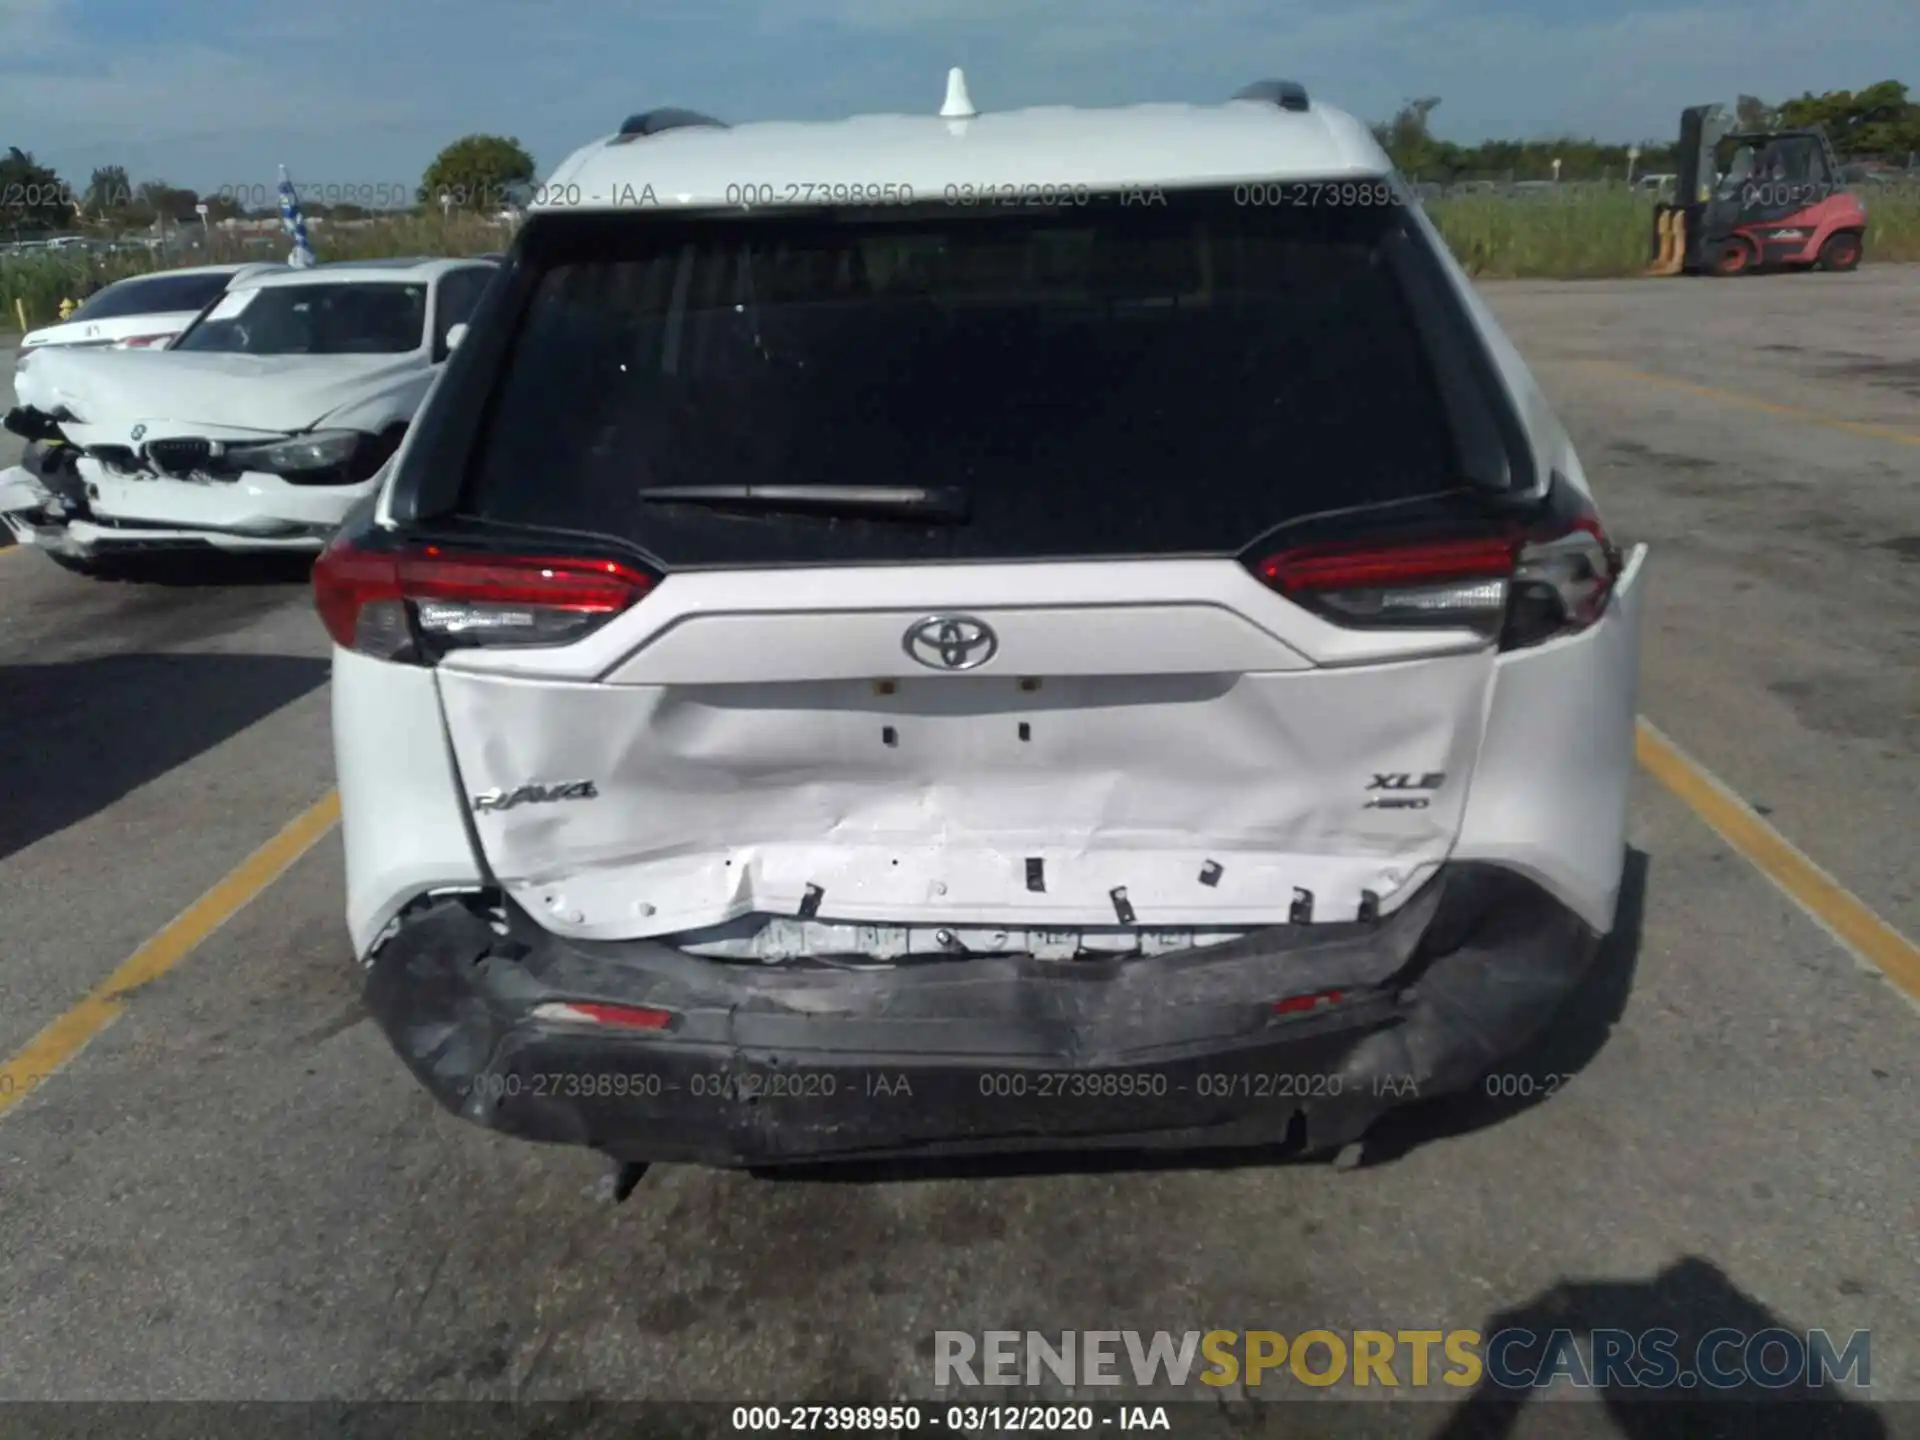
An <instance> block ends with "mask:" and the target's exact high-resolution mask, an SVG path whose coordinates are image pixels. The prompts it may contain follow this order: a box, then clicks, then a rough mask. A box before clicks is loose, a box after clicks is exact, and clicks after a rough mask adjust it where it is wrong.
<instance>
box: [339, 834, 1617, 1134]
mask: <svg viewBox="0 0 1920 1440" xmlns="http://www.w3.org/2000/svg"><path fill="white" fill-rule="evenodd" d="M489 906H491V907H492V910H491V913H489V909H488V907H489ZM502 917H504V918H502ZM502 931H505V932H506V933H504V934H503V933H501V932H502ZM1595 941H1596V937H1595V936H1594V934H1593V933H1592V931H1591V930H1589V929H1588V928H1587V927H1586V926H1585V925H1584V924H1583V923H1582V922H1581V921H1580V920H1579V919H1577V918H1576V917H1575V916H1573V915H1572V914H1571V913H1569V912H1568V911H1567V910H1566V909H1564V908H1563V907H1562V906H1561V905H1559V904H1558V903H1557V902H1556V901H1554V900H1553V899H1551V898H1550V897H1549V896H1548V895H1546V894H1545V892H1543V891H1541V890H1540V889H1538V888H1537V887H1535V886H1534V885H1532V884H1531V883H1530V882H1528V881H1526V880H1525V879H1523V878H1521V877H1519V876H1518V875H1515V874H1513V873H1512V872H1508V871H1504V870H1500V869H1497V868H1494V867H1489V866H1480V865H1455V866H1450V867H1447V868H1445V869H1443V870H1442V871H1441V872H1440V873H1439V875H1438V876H1436V877H1435V879H1434V880H1433V881H1432V882H1431V883H1430V884H1429V885H1428V886H1426V887H1425V888H1424V889H1423V890H1422V891H1421V892H1420V893H1419V894H1417V895H1416V896H1415V897H1414V898H1413V899H1412V900H1410V901H1409V902H1408V903H1407V904H1405V905H1404V906H1402V907H1401V908H1400V909H1398V910H1396V911H1395V912H1394V913H1393V914H1392V915H1390V916H1388V917H1386V918H1384V919H1381V920H1378V921H1372V922H1353V923H1341V924H1324V925H1308V926H1298V927H1295V926H1276V927H1272V928H1270V929H1267V930H1263V931H1260V932H1257V933H1255V934H1253V935H1249V936H1246V937H1244V938H1242V939H1240V940H1236V941H1233V942H1230V943H1227V944H1223V945H1214V946H1209V947H1205V948H1201V949H1195V950H1188V951H1181V952H1177V953H1173V954H1163V955H1157V956H1132V957H1126V958H1118V959H1099V960H1083V961H1073V962H1042V961H1035V960H1033V959H1031V958H1028V957H979V958H970V959H958V960H945V959H941V960H935V961H924V962H915V963H905V964H899V965H894V966H888V967H881V968H872V969H859V970H855V969H847V968H838V967H830V966H826V965H821V964H811V965H805V966H800V965H780V966H750V965H742V964H733V963H726V962H716V961H712V960H704V959H699V958H696V957H693V956H689V955H686V954H684V953H682V952H680V951H678V950H676V949H674V948H673V947H671V946H669V945H665V944H661V943H658V942H655V941H633V942H583V941H572V940H564V939H562V938H560V937H557V936H554V935H552V934H550V933H548V932H546V931H543V930H541V929H540V928H539V927H538V926H537V925H535V924H534V923H533V922H532V921H531V920H529V919H528V918H527V917H526V916H525V915H523V914H521V913H519V912H518V911H517V910H516V909H515V907H514V906H513V905H512V902H511V901H508V900H505V899H504V897H502V896H500V895H498V894H497V893H496V894H492V895H489V896H488V897H486V898H485V901H484V902H483V901H482V899H481V898H480V897H477V896H465V897H460V896H453V897H441V898H439V899H435V900H431V901H428V902H425V903H423V904H422V905H421V906H420V907H418V908H416V909H414V910H413V911H411V912H410V913H409V914H407V915H406V916H405V917H404V918H403V919H402V920H401V921H400V922H399V924H398V926H397V928H396V929H395V931H394V932H393V933H392V934H391V936H390V938H389V939H388V940H387V942H386V943H385V944H384V945H382V946H381V947H379V948H378V949H377V950H376V951H375V953H374V955H373V957H372V959H371V961H370V962H369V965H370V969H369V974H368V979H367V1001H368V1005H369V1008H370V1009H371V1011H372V1012H373V1014H374V1016H375V1017H376V1019H377V1020H378V1022H379V1024H380V1025H381V1027H382V1028H383V1029H384V1030H385V1032H386V1034H387V1036H388V1039H389V1040H390V1041H391V1042H392V1044H393V1046H394V1048H395V1049H396V1050H397V1051H398V1053H399V1054H400V1056H401V1058H402V1059H403V1060H404V1061H405V1062H406V1064H407V1065H408V1067H409V1068H410V1069H411V1070H412V1071H413V1073H414V1075H415V1076H416V1077H417V1078H418V1079H419V1080H420V1081H421V1083H422V1084H424V1085H425V1086H426V1087H427V1088H428V1090H430V1091H431V1092H432V1093H433V1095H434V1096H435V1097H436V1098H437V1099H438V1100H439V1101H440V1102H441V1104H442V1105H444V1106H445V1107H446V1108H447V1109H449V1110H451V1111H452V1112H454V1113H455V1114H458V1115H460V1116H462V1117H464V1118H466V1119H468V1120H471V1121H473V1122H475V1123H477V1124H481V1125H485V1126H489V1127H491V1128H493V1129H496V1130H499V1131H502V1132H504V1133H507V1134H511V1135H515V1136H519V1137H521V1138H524V1139H529V1140H539V1141H548V1142H557V1143H564V1144H575V1145H583V1146H589V1147H592V1148H594V1149H598V1150H602V1151H605V1152H607V1153H609V1154H611V1155H615V1156H617V1157H619V1158H621V1159H627V1160H642V1161H678V1162H691V1163H698V1164H709V1165H720V1166H731V1165H771V1164H778V1163H782V1162H802V1161H813V1160H822V1159H834V1158H844V1159H855V1158H878V1157H885V1156H901V1155H921V1156H932V1155H954V1154H967V1153H993V1152H1005V1151H1014V1150H1023V1149H1047V1150H1053V1149H1069V1148H1086V1147H1116V1148H1167V1147H1174V1148H1201V1147H1213V1146H1236V1145H1271V1144H1276V1143H1281V1142H1298V1143H1300V1144H1302V1145H1304V1147H1305V1148H1307V1149H1309V1150H1312V1151H1321V1150H1325V1149H1329V1148H1334V1147H1338V1146H1340V1145H1342V1144H1345V1143H1346V1142H1347V1141H1349V1140H1352V1139H1356V1138H1358V1137H1359V1136H1360V1135H1361V1134H1362V1133H1363V1132H1364V1131H1365V1130H1366V1128H1367V1127H1368V1125H1370V1124H1371V1123H1372V1121H1373V1120H1374V1119H1376V1118H1377V1117H1378V1116H1379V1115H1381V1114H1382V1113H1384V1112H1385V1111H1387V1110H1389V1109H1392V1108H1394V1107H1395V1106H1396V1105H1400V1104H1405V1103H1407V1102H1408V1101H1410V1100H1412V1099H1415V1098H1426V1097H1431V1096H1433V1095H1437V1094H1443V1093H1447V1092H1449V1091H1455V1090H1459V1089H1462V1088H1464V1087H1466V1086H1469V1085H1471V1084H1472V1083H1473V1082H1474V1081H1475V1080H1476V1079H1478V1078H1479V1077H1480V1076H1481V1075H1483V1074H1484V1073H1485V1072H1486V1071H1487V1070H1488V1069H1489V1068H1491V1067H1492V1066H1493V1065H1494V1064H1495V1063H1496V1062H1497V1061H1498V1060H1500V1059H1501V1058H1502V1057H1503V1056H1504V1055H1506V1054H1509V1053H1511V1052H1512V1051H1513V1050H1514V1049H1516V1048H1517V1047H1518V1046H1519V1045H1521V1044H1523V1043H1524V1042H1525V1041H1526V1040H1527V1039H1529V1038H1531V1036H1532V1035H1533V1034H1534V1033H1535V1032H1536V1031H1537V1030H1539V1029H1540V1028H1541V1026H1542V1025H1544V1024H1545V1023H1546V1021H1547V1020H1548V1019H1549V1018H1550V1017H1551V1016H1552V1014H1553V1012H1554V1011H1555V1009H1556V1008H1557V1007H1558V1006H1559V1004H1560V1002H1561V1001H1562V1000H1563V999H1564V998H1565V997H1566V995H1567V993H1568V992H1569V991H1570V990H1571V989H1572V988H1573V987H1574V986H1575V985H1576V984H1577V983H1578V981H1579V979H1580V977H1581V975H1582V974H1583V973H1584V971H1585V969H1586V967H1587V965H1588V963H1589V962H1590V960H1591V958H1592V955H1593V953H1594V948H1595ZM1335 992H1337V998H1329V997H1331V996H1333V995H1334V993H1335ZM1299 997H1320V998H1319V999H1318V1000H1317V1001H1316V1002H1313V1003H1307V1002H1304V1001H1301V1000H1300V999H1299ZM1288 1000H1295V1001H1296V1005H1295V1006H1291V1007H1287V1008H1284V1009H1278V1010H1277V1009H1276V1005H1277V1004H1278V1002H1282V1001H1288ZM554 1002H572V1003H574V1004H576V1005H577V1004H582V1003H587V1004H592V1003H598V1004H603V1005H615V1006H638V1007H648V1008H651V1009H655V1010H661V1011H666V1012H668V1013H669V1014H670V1015H671V1017H672V1018H671V1021H670V1022H669V1023H668V1025H667V1026H666V1028H663V1029H656V1030H637V1029H626V1028H619V1027H615V1026H612V1025H606V1024H594V1023H591V1022H586V1023H582V1022H580V1021H577V1020H566V1019H549V1018H541V1017H539V1016H536V1014H535V1011H536V1007H540V1006H543V1005H551V1004H553V1003H554ZM549 1013H551V1012H549Z"/></svg>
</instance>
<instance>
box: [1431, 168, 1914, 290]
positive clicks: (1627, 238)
mask: <svg viewBox="0 0 1920 1440" xmlns="http://www.w3.org/2000/svg"><path fill="white" fill-rule="evenodd" d="M1865 198H1866V202H1867V261H1868V263H1870V264H1871V263H1873V262H1875V261H1920V192H1915V191H1912V190H1902V191H1897V192H1894V193H1891V194H1886V195H1876V194H1873V193H1872V192H1867V193H1866V196H1865ZM1426 208H1427V215H1428V218H1430V219H1431V220H1432V221H1433V223H1434V225H1435V226H1436V227H1437V228H1438V229H1439V231H1440V233H1441V234H1442V235H1444V236H1445V237H1446V240H1447V245H1448V246H1449V247H1450V248H1451V249H1452V251H1453V253H1454V255H1455V256H1456V257H1457V258H1458V259H1459V261H1460V263H1461V264H1462V265H1463V266H1465V267H1466V269H1467V272H1468V273H1469V274H1470V275H1473V276H1475V277H1476V278H1479V279H1487V280H1523V279H1524V280H1597V279H1603V278H1608V277H1617V276H1628V275H1638V274H1640V273H1642V272H1643V271H1644V270H1645V269H1646V268H1647V263H1648V261H1649V259H1650V258H1651V256H1650V254H1649V250H1650V248H1651V245H1652V238H1653V201H1652V200H1651V199H1649V198H1647V197H1645V196H1642V195H1636V194H1634V193H1632V192H1631V191H1629V190H1626V189H1624V188H1616V189H1607V190H1602V189H1581V190H1569V191H1568V192H1566V194H1565V195H1564V196H1555V195H1548V196H1542V197H1533V196H1529V197H1526V198H1524V199H1523V198H1513V199H1509V198H1507V197H1505V196H1501V195H1470V196H1456V197H1454V198H1451V199H1446V200H1432V201H1429V202H1427V207H1426Z"/></svg>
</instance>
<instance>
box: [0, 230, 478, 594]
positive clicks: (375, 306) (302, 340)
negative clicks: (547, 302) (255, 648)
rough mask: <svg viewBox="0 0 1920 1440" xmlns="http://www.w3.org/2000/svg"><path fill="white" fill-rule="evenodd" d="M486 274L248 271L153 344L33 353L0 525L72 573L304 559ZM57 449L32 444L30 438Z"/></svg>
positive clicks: (366, 481)
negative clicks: (172, 563)
mask: <svg viewBox="0 0 1920 1440" xmlns="http://www.w3.org/2000/svg"><path fill="white" fill-rule="evenodd" d="M496 269H497V267H496V266H494V265H492V264H490V263H488V262H486V261H479V260H465V259H462V260H434V259H410V260H395V261H366V262H356V263H342V264H336V265H321V266H317V267H314V268H311V269H306V270H296V269H291V268H289V267H287V266H285V265H274V266H264V267H258V268H257V270H256V272H255V273H253V274H249V275H243V276H240V277H238V278H237V279H235V280H234V281H233V283H232V285H231V287H230V288H229V289H228V290H227V291H226V293H225V294H223V295H221V296H220V297H219V298H218V299H217V300H216V301H215V303H214V304H212V305H210V306H208V307H207V309H206V310H205V311H204V312H203V313H201V315H200V316H199V318H198V319H196V320H195V321H194V322H193V324H192V325H191V326H189V327H188V328H187V329H186V330H185V331H183V332H182V333H181V335H180V336H179V337H178V339H176V340H175V341H174V342H173V343H172V344H171V345H170V346H169V347H168V348H167V349H165V350H164V351H162V352H160V353H158V354H152V355H139V354H134V353H129V352H127V351H124V350H117V349H112V348H106V349H100V348H95V349H87V350H77V351H76V350H73V349H72V348H71V347H57V346H43V347H41V348H39V349H36V350H34V351H31V352H29V353H27V354H26V355H25V356H23V357H22V359H21V362H20V369H19V372H18V374H17V375H16V377H15V382H14V390H15V395H16V397H17V399H18V401H19V404H18V406H17V407H16V408H15V409H14V410H13V411H12V412H11V413H10V414H9V415H8V416H7V418H6V422H5V423H6V427H7V428H8V429H9V430H12V431H13V432H14V433H15V434H17V435H20V436H22V437H23V438H25V439H27V440H29V441H32V442H36V443H35V444H34V445H33V446H31V447H30V449H29V453H28V455H27V456H26V458H25V459H24V461H23V462H22V464H21V465H19V466H16V467H14V468H13V469H11V470H8V471H6V472H5V473H4V474H0V520H4V521H5V523H6V524H7V526H8V527H9V528H10V529H11V530H12V531H13V533H14V535H15V537H16V538H17V539H18V540H19V541H20V542H21V543H23V544H30V545H37V546H39V547H41V548H42V549H44V550H45V551H46V552H47V553H48V554H49V555H51V556H52V557H53V558H54V559H55V560H56V561H58V562H60V563H61V564H63V565H66V566H67V567H68V568H71V569H78V570H83V571H99V570H102V569H110V570H114V571H117V572H119V573H126V565H125V563H123V562H127V561H130V560H132V559H134V558H136V557H137V556H138V555H140V554H142V553H145V552H150V551H153V550H156V549H158V550H178V549H182V548H188V549H194V548H206V547H211V548H214V549H218V550H227V551H236V550H248V551H284V550H293V551H301V550H305V551H318V550H319V549H320V548H321V546H322V545H324V544H325V543H326V540H327V538H328V537H329V536H330V535H331V534H332V533H333V531H334V529H335V527H336V526H338V525H339V523H340V521H341V518H342V517H343V516H344V515H345V514H346V513H347V511H348V510H349V509H350V508H351V507H352V505H353V504H354V502H355V501H356V500H358V499H359V498H360V497H361V496H362V495H364V494H366V493H367V491H368V490H369V489H370V488H371V487H372V485H373V480H374V476H375V475H376V473H377V472H378V471H379V470H380V468H381V466H383V465H384V464H385V463H386V461H387V459H388V458H389V457H390V456H391V455H392V454H393V453H394V451H395V450H396V449H397V448H398V446H399V444H400V441H401V438H402V437H403V436H404V435H405V433H406V429H407V425H408V423H409V422H410V421H411V420H412V419H413V414H414V411H415V409H417V408H418V406H419V404H420V402H421V399H422V398H423V397H424V396H425V395H426V393H427V391H428V389H429V388H430V387H431V386H432V384H433V382H434V380H435V378H436V377H437V376H438V375H439V373H440V368H441V363H442V362H443V361H444V360H445V359H446V358H447V355H448V354H449V353H450V352H451V350H452V348H453V345H454V343H456V340H457V336H456V335H455V333H454V332H455V327H457V326H460V325H461V324H462V322H464V321H465V320H466V318H467V316H468V315H469V314H470V313H471V312H472V310H473V307H474V305H475V304H476V303H477V302H478V300H479V298H480V295H481V292H482V291H484V290H485V288H486V285H487V281H488V280H489V279H490V278H491V277H492V276H493V274H494V273H495V271H496ZM49 441H53V442H60V443H55V444H51V445H49V444H47V443H46V442H49Z"/></svg>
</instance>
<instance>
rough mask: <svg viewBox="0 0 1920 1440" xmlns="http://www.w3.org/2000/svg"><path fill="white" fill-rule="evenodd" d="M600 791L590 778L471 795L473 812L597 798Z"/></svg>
mask: <svg viewBox="0 0 1920 1440" xmlns="http://www.w3.org/2000/svg"><path fill="white" fill-rule="evenodd" d="M599 798H600V792H599V791H598V790H596V789H594V787H593V781H591V780H567V781H563V782H562V783H560V784H558V785H522V786H521V787H520V788H519V789H517V790H489V791H487V792H486V793H485V794H484V795H476V796H474V797H473V808H474V811H475V813H476V814H477V813H479V812H481V811H486V810H511V809H513V808H514V807H515V806H516V805H550V804H552V803H553V802H554V801H556V800H597V799H599Z"/></svg>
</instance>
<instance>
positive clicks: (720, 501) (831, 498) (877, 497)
mask: <svg viewBox="0 0 1920 1440" xmlns="http://www.w3.org/2000/svg"><path fill="white" fill-rule="evenodd" d="M640 498H641V499H642V500H644V501H647V502H648V503H649V504H654V505H714V506H739V507H741V508H744V509H753V510H791V511H795V512H800V513H810V514H818V515H856V516H864V515H872V516H878V517H890V516H899V517H900V518H902V519H910V520H930V521H946V522H949V523H952V524H959V523H963V522H964V521H965V520H966V519H967V517H968V514H969V510H968V506H967V492H966V491H964V490H962V489H960V488H958V487H957V486H952V485H943V486H933V487H926V486H920V485H652V486H649V487H647V488H646V489H644V490H642V491H640Z"/></svg>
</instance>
